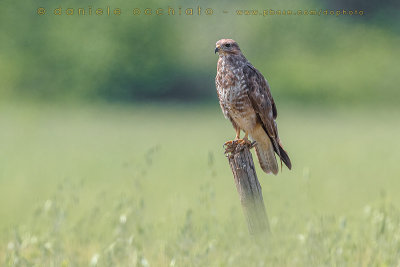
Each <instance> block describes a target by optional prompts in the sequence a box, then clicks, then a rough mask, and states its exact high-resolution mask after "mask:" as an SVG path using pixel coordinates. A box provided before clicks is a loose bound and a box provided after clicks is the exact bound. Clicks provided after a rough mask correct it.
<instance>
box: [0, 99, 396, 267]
mask: <svg viewBox="0 0 400 267" xmlns="http://www.w3.org/2000/svg"><path fill="white" fill-rule="evenodd" d="M280 114H281V116H282V118H285V119H284V120H280V125H279V126H280V130H281V137H282V140H283V142H284V144H285V147H286V148H287V150H288V152H289V155H290V156H291V159H292V162H293V170H292V171H288V170H287V169H283V172H281V173H280V174H279V176H272V175H266V174H264V173H263V172H262V171H261V169H260V167H259V164H258V163H257V162H256V164H255V166H256V169H257V173H258V177H259V180H260V183H261V186H262V188H263V195H264V201H265V204H266V207H267V211H268V215H269V218H270V222H271V227H272V232H273V236H272V237H271V239H270V240H265V244H264V243H261V244H255V243H254V242H253V240H251V238H250V237H249V236H248V233H247V226H246V221H245V218H244V216H243V213H242V210H241V205H240V201H239V198H238V195H237V192H236V188H235V185H234V181H233V178H232V173H231V170H230V169H229V166H228V163H227V160H226V158H225V157H224V155H223V149H222V147H221V144H222V143H223V142H224V141H226V139H227V136H229V133H230V134H231V136H233V135H234V131H233V130H232V128H231V125H230V124H229V122H228V121H225V123H224V121H223V116H222V114H220V111H219V110H218V107H215V108H214V109H204V107H203V106H201V105H200V106H197V107H196V106H195V107H192V108H191V109H187V108H186V107H162V108H156V107H155V106H147V107H144V106H136V107H134V108H133V107H127V106H122V107H121V106H119V105H106V106H103V107H101V106H95V107H89V106H85V107H82V106H80V107H60V106H47V105H30V106H29V105H19V106H18V105H17V106H16V105H3V106H1V107H0V124H1V125H2V131H0V146H1V147H2V153H0V162H1V169H0V218H1V220H0V233H1V234H0V265H4V266H88V265H91V266H346V265H349V266H353V265H360V266H382V265H386V266H397V265H398V264H399V260H400V254H399V252H400V210H399V203H400V195H399V194H398V188H399V186H400V180H399V179H398V174H399V173H400V165H399V164H398V162H399V160H400V158H399V153H398V151H399V149H400V142H398V141H396V140H398V139H397V138H396V137H397V135H398V132H399V130H400V125H399V124H394V123H390V122H391V121H392V120H393V117H398V116H399V114H400V111H399V110H393V109H387V110H381V111H380V112H376V111H371V110H366V109H365V108H362V109H359V110H357V109H351V110H348V109H344V110H340V109H331V108H329V109H323V108H318V109H315V108H304V107H303V108H298V107H293V108H289V109H287V108H281V109H280ZM193 120H195V122H196V123H193ZM371 125H374V126H375V127H371ZM388 147H390V149H388ZM254 157H255V155H254Z"/></svg>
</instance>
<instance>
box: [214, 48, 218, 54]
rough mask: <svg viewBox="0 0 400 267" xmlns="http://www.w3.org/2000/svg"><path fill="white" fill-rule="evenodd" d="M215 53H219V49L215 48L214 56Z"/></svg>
mask: <svg viewBox="0 0 400 267" xmlns="http://www.w3.org/2000/svg"><path fill="white" fill-rule="evenodd" d="M217 52H219V47H218V46H217V47H216V48H215V50H214V54H216V53H217Z"/></svg>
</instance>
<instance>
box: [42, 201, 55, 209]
mask: <svg viewBox="0 0 400 267" xmlns="http://www.w3.org/2000/svg"><path fill="white" fill-rule="evenodd" d="M52 205H53V202H51V200H50V199H48V200H46V202H44V207H43V208H44V211H49V210H50V208H51V206H52Z"/></svg>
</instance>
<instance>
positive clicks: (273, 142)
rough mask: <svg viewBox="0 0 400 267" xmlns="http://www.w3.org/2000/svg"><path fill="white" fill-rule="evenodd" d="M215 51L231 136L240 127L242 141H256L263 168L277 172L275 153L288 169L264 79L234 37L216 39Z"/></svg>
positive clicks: (220, 94)
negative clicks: (232, 129) (242, 135)
mask: <svg viewBox="0 0 400 267" xmlns="http://www.w3.org/2000/svg"><path fill="white" fill-rule="evenodd" d="M217 52H218V54H219V59H218V64H217V76H216V77H215V85H216V87H217V93H218V98H219V103H220V105H221V109H222V112H223V113H224V116H225V117H226V118H227V119H229V120H230V121H231V122H232V125H233V128H235V130H236V138H235V140H238V139H239V138H240V130H243V131H244V132H245V137H244V139H243V140H244V141H247V136H248V135H250V136H251V138H252V139H253V140H254V141H256V142H257V143H256V152H257V157H258V160H259V162H260V165H261V168H262V169H263V171H264V172H266V173H273V174H277V173H278V164H277V162H276V158H275V153H276V154H277V155H278V156H279V157H280V159H281V162H282V161H283V162H284V163H285V164H286V166H287V167H288V168H289V169H291V167H292V165H291V162H290V159H289V156H288V155H287V153H286V151H285V150H284V149H283V147H282V143H281V141H280V139H279V136H278V128H277V125H276V122H275V119H276V117H277V110H276V105H275V102H274V99H273V98H272V95H271V91H270V89H269V85H268V82H267V80H266V79H265V78H264V76H263V75H262V74H261V73H260V72H259V71H258V70H257V69H256V68H254V67H253V65H251V63H250V62H249V61H248V60H247V59H246V58H245V56H244V55H243V54H242V52H241V51H240V48H239V46H238V44H237V43H236V42H235V41H234V40H232V39H221V40H219V41H218V42H217V44H216V48H215V53H217ZM274 152H275V153H274Z"/></svg>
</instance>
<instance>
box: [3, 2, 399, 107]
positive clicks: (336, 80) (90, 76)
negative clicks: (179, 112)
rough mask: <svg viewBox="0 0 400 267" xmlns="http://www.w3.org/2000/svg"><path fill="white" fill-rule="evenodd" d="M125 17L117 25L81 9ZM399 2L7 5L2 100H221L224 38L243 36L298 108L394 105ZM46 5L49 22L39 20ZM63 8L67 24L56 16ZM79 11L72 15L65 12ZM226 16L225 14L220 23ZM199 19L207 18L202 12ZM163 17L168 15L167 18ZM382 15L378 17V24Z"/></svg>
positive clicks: (277, 90) (276, 87)
mask: <svg viewBox="0 0 400 267" xmlns="http://www.w3.org/2000/svg"><path fill="white" fill-rule="evenodd" d="M89 6H92V7H93V9H96V8H99V7H101V8H103V9H105V8H106V7H107V6H110V7H111V9H114V8H120V9H121V10H122V14H121V15H120V16H118V17H116V16H106V15H103V16H97V15H91V16H90V15H87V14H86V15H85V16H79V15H77V9H78V8H86V11H87V10H88V7H89ZM197 6H201V7H202V8H203V10H204V9H205V8H208V7H210V8H213V10H214V12H215V15H213V16H206V15H201V16H198V15H193V16H187V15H181V16H178V15H175V16H168V15H163V16H157V15H154V14H153V15H152V16H145V15H143V13H142V15H140V16H134V15H132V14H131V13H132V9H133V8H135V7H137V8H140V9H141V10H142V12H143V10H144V8H149V7H150V8H152V9H153V12H154V10H155V9H156V8H164V10H166V9H167V8H168V7H173V8H175V10H176V11H177V10H178V8H179V7H182V8H183V9H185V8H188V7H191V8H195V9H196V8H197ZM395 6H397V4H396V3H394V2H393V3H391V2H388V3H387V4H382V5H381V4H380V3H378V2H377V1H367V2H365V3H364V1H363V2H362V3H361V2H360V3H359V2H356V1H353V2H346V3H344V2H343V3H340V4H338V3H336V2H333V1H325V3H324V4H323V5H322V4H320V3H316V2H312V1H296V2H295V1H284V2H279V3H275V4H274V5H271V4H265V3H263V2H262V1H251V2H246V3H241V2H236V3H233V2H220V3H215V2H213V1H202V2H201V4H200V3H197V2H192V1H188V2H179V1H170V2H168V4H166V3H164V2H161V1H155V0H153V1H147V2H146V3H145V4H143V3H141V4H139V3H132V2H122V1H118V0H116V1H112V2H110V1H107V0H98V1H90V2H85V3H83V2H82V1H78V0H63V1H60V2H57V3H55V2H54V1H50V0H47V1H46V0H41V1H35V2H33V1H31V2H21V1H20V2H16V1H12V0H4V1H3V2H2V9H1V11H0V12H1V16H0V25H1V26H0V36H1V38H2V41H1V42H0V73H1V74H0V75H1V77H0V78H1V79H0V80H1V82H0V96H1V97H2V99H7V98H9V97H11V98H17V99H18V98H28V99H40V100H45V101H46V100H51V101H54V100H56V99H58V100H69V99H72V100H74V99H75V100H79V99H83V100H93V99H106V100H118V101H142V100H149V99H151V100H164V99H174V100H185V101H186V100H190V101H207V100H208V99H213V100H215V86H214V77H215V72H216V61H217V56H216V55H214V53H213V48H214V45H215V42H216V41H217V40H218V39H220V38H227V37H230V38H233V39H236V40H237V41H238V42H239V44H240V45H241V48H242V50H243V52H244V54H245V55H246V56H247V58H248V59H249V60H250V61H251V62H252V63H253V64H254V65H255V66H256V67H257V68H259V69H260V70H261V71H262V73H264V74H265V76H266V77H267V79H268V80H269V82H270V84H271V86H272V90H273V94H274V96H275V97H276V98H279V99H282V100H293V101H298V102H312V103H315V102H322V103H324V102H329V101H330V102H345V103H361V102H364V101H367V102H371V101H378V102H381V103H385V104H388V103H394V102H397V100H398V99H399V98H400V91H399V90H398V73H399V72H400V67H399V64H398V62H399V61H400V51H399V48H398V44H399V43H400V37H399V31H398V25H399V22H398V21H400V20H398V19H397V18H398V14H396V13H395V12H393V8H394V7H395ZM38 7H45V8H46V9H47V14H46V15H43V16H39V15H37V14H36V10H37V8H38ZM58 7H61V8H62V11H63V15H61V16H55V15H52V12H53V10H54V9H55V8H58ZM71 7H72V8H75V14H74V15H73V16H67V15H66V14H65V11H66V9H67V8H71ZM270 8H272V9H275V10H278V9H293V10H297V9H320V8H322V9H325V8H332V9H333V10H337V9H343V8H344V9H346V8H348V9H350V8H351V9H357V8H358V9H360V8H364V9H365V10H366V11H365V12H366V14H365V15H364V16H362V17H360V16H351V17H349V16H269V17H263V16H244V15H243V16H237V15H235V14H234V13H235V10H236V9H259V10H263V9H270ZM222 10H228V11H229V12H230V13H229V14H225V15H224V14H222ZM203 12H204V11H203ZM165 13H166V11H165ZM382 14H383V15H382Z"/></svg>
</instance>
